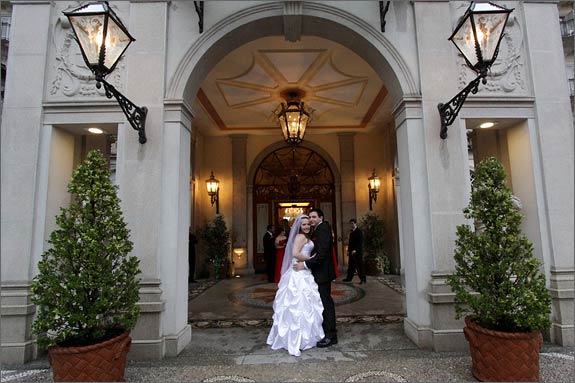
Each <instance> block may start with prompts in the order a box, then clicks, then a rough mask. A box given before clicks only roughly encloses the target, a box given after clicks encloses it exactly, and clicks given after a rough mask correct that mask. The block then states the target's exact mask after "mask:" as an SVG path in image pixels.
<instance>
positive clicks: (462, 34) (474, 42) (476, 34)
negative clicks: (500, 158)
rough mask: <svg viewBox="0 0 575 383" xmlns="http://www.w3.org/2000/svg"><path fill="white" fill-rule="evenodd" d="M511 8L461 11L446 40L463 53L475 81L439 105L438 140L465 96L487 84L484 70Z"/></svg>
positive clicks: (482, 7) (483, 5)
mask: <svg viewBox="0 0 575 383" xmlns="http://www.w3.org/2000/svg"><path fill="white" fill-rule="evenodd" d="M512 11H513V9H507V8H504V7H502V6H499V5H496V4H493V3H474V2H471V5H470V6H469V8H468V9H467V11H465V14H464V15H463V17H462V19H461V21H460V22H459V24H458V25H457V28H455V31H454V32H453V34H452V35H451V37H449V39H448V40H450V41H451V42H452V43H453V44H455V46H456V47H457V49H458V50H459V51H460V52H461V53H462V54H463V57H464V58H465V62H466V63H467V66H469V67H470V68H471V69H473V70H474V71H475V72H476V73H477V74H478V76H477V78H476V79H475V80H473V81H471V82H470V83H469V84H468V85H467V86H466V87H465V88H463V90H462V91H461V92H459V93H458V94H457V95H456V96H455V97H453V98H452V99H451V100H449V102H448V103H447V104H443V103H439V105H437V108H438V109H439V115H440V117H441V132H440V133H439V136H440V137H441V138H442V139H445V138H447V127H448V126H449V125H451V124H452V123H453V121H454V120H455V117H457V114H458V113H459V110H460V109H461V107H462V106H463V103H464V102H465V99H466V98H467V96H468V95H469V93H473V94H475V93H477V91H478V87H479V82H480V81H481V82H482V83H483V84H486V83H487V79H486V78H485V77H486V76H487V71H488V70H489V68H490V67H491V65H493V63H494V62H495V59H496V58H497V53H498V52H499V44H500V43H501V38H502V37H503V31H504V30H505V25H506V24H507V19H508V18H509V14H510V13H511V12H512Z"/></svg>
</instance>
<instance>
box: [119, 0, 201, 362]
mask: <svg viewBox="0 0 575 383" xmlns="http://www.w3.org/2000/svg"><path fill="white" fill-rule="evenodd" d="M167 17H168V2H165V1H155V2H131V3H130V6H129V21H128V22H126V24H127V27H128V29H129V31H130V33H131V34H132V35H134V36H135V37H136V39H137V41H136V43H134V44H132V45H131V46H130V49H128V50H127V51H126V57H125V59H126V60H127V63H126V68H127V76H126V78H127V83H126V93H125V95H126V97H128V98H130V100H132V101H133V102H134V103H135V104H136V105H138V106H146V107H147V108H148V116H147V118H146V135H147V138H148V141H147V142H146V143H145V144H140V143H139V142H138V140H137V134H136V133H135V131H133V130H132V128H131V126H130V125H129V124H127V123H126V124H124V126H123V127H122V128H121V129H120V131H119V136H120V135H123V140H120V139H119V140H118V145H119V147H118V173H117V179H118V183H119V186H120V197H121V199H122V208H123V210H124V213H125V214H124V215H125V217H126V221H127V222H128V226H129V228H130V230H131V239H132V241H133V242H134V252H133V253H134V254H135V255H136V256H138V258H139V259H140V269H141V270H142V274H141V276H140V277H141V279H142V282H141V289H140V306H141V308H142V314H141V316H140V318H139V320H138V324H137V326H136V329H135V330H134V332H133V334H134V340H133V343H132V351H131V354H130V356H129V357H130V358H137V359H157V358H161V357H163V356H164V355H168V356H175V355H177V353H178V352H180V351H181V350H182V349H183V348H184V347H185V345H187V344H188V343H189V341H190V338H191V329H190V327H189V325H188V324H187V277H188V267H187V249H188V226H189V222H190V220H189V173H190V172H189V166H190V158H189V156H190V132H189V130H190V127H191V123H190V120H191V117H190V116H191V113H190V112H189V108H186V106H185V105H184V104H183V103H182V104H179V105H175V106H174V105H166V106H165V105H164V87H165V84H164V81H165V63H166V60H165V57H166V54H167V51H166V31H167ZM124 21H125V20H124ZM152 21H153V22H152ZM120 142H123V146H121V147H120Z"/></svg>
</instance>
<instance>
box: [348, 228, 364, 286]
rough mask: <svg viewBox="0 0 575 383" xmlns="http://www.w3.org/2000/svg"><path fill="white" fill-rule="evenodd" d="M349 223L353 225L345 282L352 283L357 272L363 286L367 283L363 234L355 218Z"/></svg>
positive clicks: (350, 234)
mask: <svg viewBox="0 0 575 383" xmlns="http://www.w3.org/2000/svg"><path fill="white" fill-rule="evenodd" d="M349 223H351V232H350V233H349V243H348V245H347V255H348V256H349V264H348V267H347V277H346V278H345V279H344V280H343V281H344V282H351V280H352V279H353V276H354V274H355V271H356V270H357V274H358V275H359V284H360V285H361V284H364V283H367V279H366V277H365V267H364V265H363V233H362V232H361V230H360V228H359V227H358V226H357V221H356V220H355V218H352V219H350V220H349Z"/></svg>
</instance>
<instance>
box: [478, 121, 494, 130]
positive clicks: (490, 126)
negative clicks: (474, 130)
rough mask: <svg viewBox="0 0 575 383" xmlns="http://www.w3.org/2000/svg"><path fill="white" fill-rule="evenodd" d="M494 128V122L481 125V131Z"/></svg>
mask: <svg viewBox="0 0 575 383" xmlns="http://www.w3.org/2000/svg"><path fill="white" fill-rule="evenodd" d="M493 126H495V123H494V122H484V123H483V124H481V125H479V127H480V128H481V129H487V128H492V127H493Z"/></svg>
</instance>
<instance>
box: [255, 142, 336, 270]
mask: <svg viewBox="0 0 575 383" xmlns="http://www.w3.org/2000/svg"><path fill="white" fill-rule="evenodd" d="M253 185H254V189H253V190H254V193H253V203H254V206H253V211H254V216H253V222H254V225H253V227H254V228H255V230H254V238H253V240H254V243H255V244H257V246H255V254H254V257H253V260H254V261H253V262H254V264H253V267H254V270H255V272H256V273H263V272H264V271H265V261H264V250H263V242H262V240H261V239H262V238H263V236H264V234H265V232H266V228H267V225H269V224H273V225H274V226H275V227H284V226H285V225H287V226H288V227H289V226H291V223H292V222H293V219H294V218H295V217H296V216H297V215H299V214H306V213H307V212H308V211H309V209H311V208H313V207H319V208H320V209H322V210H323V211H324V214H325V219H326V220H328V221H331V222H333V220H332V217H335V179H334V175H333V172H332V170H331V168H330V167H329V165H328V163H327V161H326V160H325V159H324V158H323V157H322V156H321V155H319V154H318V153H317V152H316V151H314V150H312V149H310V148H306V147H302V146H296V147H291V146H285V147H282V148H279V149H276V150H274V151H273V152H271V153H270V154H268V155H267V156H266V157H265V158H264V159H263V160H262V161H261V162H260V164H259V166H258V169H257V171H256V172H255V176H254V179H253ZM335 229H336V228H334V230H335Z"/></svg>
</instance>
